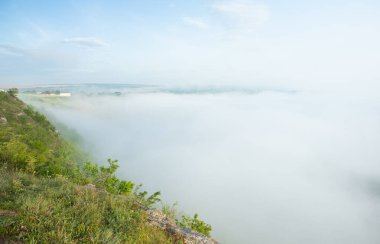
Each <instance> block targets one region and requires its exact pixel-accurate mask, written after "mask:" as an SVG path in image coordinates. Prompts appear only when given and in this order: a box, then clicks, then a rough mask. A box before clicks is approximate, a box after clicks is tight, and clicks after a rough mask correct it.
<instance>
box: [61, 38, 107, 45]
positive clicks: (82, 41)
mask: <svg viewBox="0 0 380 244" xmlns="http://www.w3.org/2000/svg"><path fill="white" fill-rule="evenodd" d="M63 42H64V43H69V44H77V45H81V46H86V47H104V46H108V44H107V43H106V42H104V41H103V40H101V39H99V38H96V37H71V38H65V39H64V40H63Z"/></svg>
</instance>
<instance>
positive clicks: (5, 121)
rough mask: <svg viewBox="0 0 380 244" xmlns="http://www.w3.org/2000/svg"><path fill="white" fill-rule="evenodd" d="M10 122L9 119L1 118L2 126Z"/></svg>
mask: <svg viewBox="0 0 380 244" xmlns="http://www.w3.org/2000/svg"><path fill="white" fill-rule="evenodd" d="M7 122H8V120H7V118H5V117H0V124H6V123H7Z"/></svg>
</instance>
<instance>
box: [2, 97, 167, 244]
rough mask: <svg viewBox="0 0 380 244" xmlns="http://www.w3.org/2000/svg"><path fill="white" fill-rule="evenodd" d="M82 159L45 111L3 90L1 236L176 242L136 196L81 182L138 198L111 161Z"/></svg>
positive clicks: (46, 240)
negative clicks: (105, 164) (84, 162)
mask: <svg viewBox="0 0 380 244" xmlns="http://www.w3.org/2000/svg"><path fill="white" fill-rule="evenodd" d="M2 118H6V120H7V122H4V119H2ZM79 159H80V155H79V154H78V153H77V152H76V150H75V148H73V147H72V146H71V145H70V144H68V143H67V142H65V141H63V140H62V139H61V138H60V137H59V135H58V134H57V133H56V131H55V129H54V127H53V126H52V125H51V124H50V123H49V122H48V121H47V120H46V119H45V117H44V116H43V115H41V114H39V113H37V112H35V111H33V109H31V108H29V107H27V106H26V105H25V104H24V103H23V102H21V101H20V100H18V99H17V98H16V97H13V96H10V95H9V94H7V93H5V92H0V242H1V241H4V240H7V241H9V242H12V241H16V242H31V243H89V242H90V243H136V242H138V243H172V242H173V241H172V240H171V239H170V238H169V237H168V236H167V235H166V234H165V233H164V232H163V231H161V230H159V229H156V228H154V227H152V226H150V225H148V224H147V221H146V217H147V216H146V214H145V213H144V211H143V210H141V209H140V208H139V207H137V206H135V204H134V201H125V200H123V199H122V198H120V197H118V196H117V195H113V194H108V193H105V192H104V191H94V190H93V189H90V188H86V187H85V186H83V185H84V184H86V183H89V182H91V183H94V184H96V185H97V187H99V188H103V189H106V190H107V191H109V192H110V191H111V192H116V193H119V194H123V193H124V194H130V195H131V196H130V197H131V199H133V197H134V196H133V193H131V191H130V189H129V188H130V185H129V184H130V182H123V181H118V180H117V179H115V178H114V177H113V173H114V170H115V167H113V166H112V164H111V166H110V168H98V167H97V166H94V165H89V171H88V172H87V174H86V172H83V171H82V169H80V168H79V166H78V164H77V163H76V162H78V160H79ZM116 168H117V167H116ZM144 196H145V195H144ZM144 196H143V197H144ZM148 199H149V198H148ZM140 200H141V199H140ZM142 200H144V199H142Z"/></svg>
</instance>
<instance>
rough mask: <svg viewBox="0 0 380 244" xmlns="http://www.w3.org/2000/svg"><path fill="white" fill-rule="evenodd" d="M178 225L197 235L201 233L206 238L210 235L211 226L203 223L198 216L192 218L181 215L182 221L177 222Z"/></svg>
mask: <svg viewBox="0 0 380 244" xmlns="http://www.w3.org/2000/svg"><path fill="white" fill-rule="evenodd" d="M179 225H180V226H182V227H184V228H188V229H191V230H194V231H197V232H199V233H202V234H204V235H206V236H210V233H211V230H212V228H211V225H209V224H207V223H205V222H204V221H202V220H200V219H198V214H194V217H192V218H191V217H188V216H186V215H182V220H181V221H180V222H179Z"/></svg>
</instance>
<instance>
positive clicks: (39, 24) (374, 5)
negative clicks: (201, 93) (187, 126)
mask: <svg viewBox="0 0 380 244" xmlns="http://www.w3.org/2000/svg"><path fill="white" fill-rule="evenodd" d="M379 29H380V2H379V1H375V0H361V1H357V0H356V1H353V0H345V1H341V0H320V1H300V0H288V1H274V0H261V1H255V0H246V1H244V0H242V1H240V0H189V1H174V0H154V1H153V0H152V1H141V0H139V1H137V0H134V1H128V0H126V1H116V0H107V1H106V0H62V1H48V0H36V1H27V0H1V1H0V85H3V86H5V85H13V84H19V85H31V84H63V83H64V84H66V83H135V84H175V85H243V86H268V87H286V88H311V89H314V88H317V89H318V88H321V87H333V88H340V87H352V88H355V87H361V86H365V87H368V88H370V89H373V88H379V87H380V85H379V84H378V80H379V79H380V71H379V69H378V67H379V65H380V47H379V43H380V32H379V31H378V30H379Z"/></svg>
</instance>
